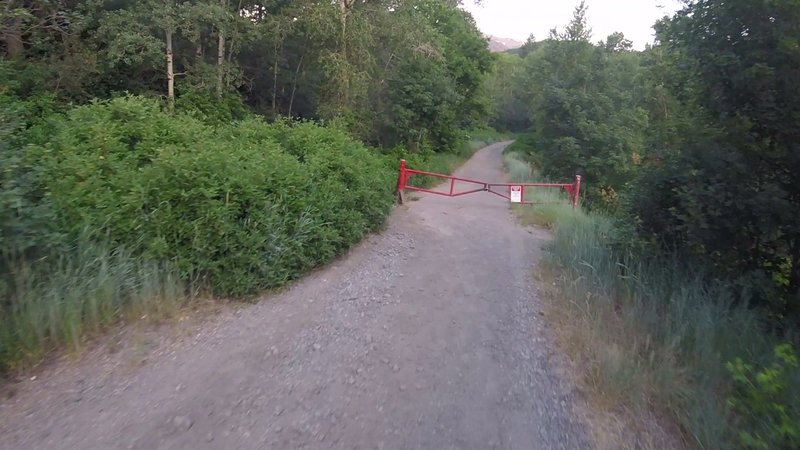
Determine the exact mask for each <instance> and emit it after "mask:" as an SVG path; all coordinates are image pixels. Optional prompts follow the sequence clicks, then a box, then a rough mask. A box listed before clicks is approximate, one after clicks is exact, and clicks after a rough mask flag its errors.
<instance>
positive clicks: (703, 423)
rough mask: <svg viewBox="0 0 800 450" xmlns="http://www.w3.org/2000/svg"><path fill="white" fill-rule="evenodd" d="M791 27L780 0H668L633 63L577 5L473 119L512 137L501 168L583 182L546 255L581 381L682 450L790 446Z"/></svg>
mask: <svg viewBox="0 0 800 450" xmlns="http://www.w3.org/2000/svg"><path fill="white" fill-rule="evenodd" d="M799 23H800V4H799V3H798V2H796V1H790V0H777V1H773V0H730V1H718V0H686V1H684V2H683V7H682V9H680V10H679V11H678V12H677V13H676V14H674V15H673V16H672V17H665V18H663V19H662V20H660V21H659V22H658V23H657V24H655V27H654V28H655V31H656V37H657V39H656V42H655V44H654V45H652V46H648V47H647V48H646V49H645V50H644V51H635V50H633V49H632V48H631V43H630V42H629V41H627V40H626V39H625V38H624V36H622V35H621V34H619V33H614V34H612V35H610V36H608V37H607V38H606V39H605V40H602V41H592V37H591V33H590V29H589V26H588V23H587V21H586V6H585V4H584V3H581V4H580V5H579V6H578V7H577V8H576V9H575V14H574V17H573V20H572V21H571V22H570V23H569V24H568V25H567V26H566V27H565V28H564V29H563V30H557V29H556V30H553V32H552V33H551V35H550V36H549V38H548V39H546V40H543V41H539V42H537V41H535V40H533V39H530V40H529V41H528V42H527V43H526V44H525V46H524V47H523V48H522V49H520V50H518V51H515V52H510V53H509V54H506V55H502V57H501V59H500V60H499V63H498V64H499V67H503V70H496V71H494V72H492V74H491V76H492V77H491V78H490V79H489V80H488V82H487V92H489V94H490V95H491V100H492V101H491V103H492V109H491V110H492V112H493V117H492V119H491V123H492V124H493V125H495V126H496V127H498V128H506V129H513V130H516V131H523V130H525V131H527V132H528V133H527V134H526V135H525V136H524V137H523V138H521V139H518V141H517V143H516V144H515V145H514V148H513V153H510V155H519V154H520V153H526V154H527V155H528V158H529V159H530V161H531V162H532V163H533V164H534V166H535V169H536V172H537V173H536V176H538V177H541V176H544V177H547V178H552V179H558V180H564V179H569V178H570V177H571V176H572V175H573V174H575V173H579V174H582V175H583V176H584V180H586V190H585V195H586V199H585V200H586V201H585V202H584V204H585V205H587V206H588V209H590V210H591V213H590V214H589V215H583V214H580V213H579V214H577V215H576V216H571V215H568V216H566V217H565V218H562V219H563V220H555V222H558V225H557V226H556V240H555V242H554V244H553V246H552V249H551V250H552V252H551V258H552V262H554V263H555V265H556V266H557V267H558V268H559V270H560V272H559V275H558V276H557V281H558V282H560V286H561V287H560V288H559V289H560V291H561V294H562V295H565V296H566V298H567V301H566V302H564V303H563V305H562V306H564V308H565V309H574V311H572V312H571V313H570V314H572V315H571V317H570V320H575V319H577V320H579V321H582V322H581V324H580V325H578V326H577V327H576V328H579V329H576V330H575V331H574V336H570V339H573V341H579V342H581V344H579V345H585V346H586V347H588V350H587V351H586V354H585V355H582V357H585V358H586V361H587V364H588V366H589V369H588V371H587V372H588V375H587V377H594V378H592V379H591V380H589V382H590V384H591V385H593V386H602V389H604V390H605V392H606V393H607V392H609V391H614V390H615V389H618V388H619V387H620V386H625V389H628V390H630V391H632V392H636V394H635V395H631V394H630V393H626V392H623V391H616V392H617V393H616V394H615V398H617V399H619V401H620V402H622V403H623V404H626V405H628V406H630V407H631V408H633V409H636V408H638V407H640V406H637V405H641V404H649V403H651V402H652V404H654V405H657V406H658V407H659V408H661V409H662V411H663V412H665V413H666V414H668V415H671V416H672V417H673V418H675V419H676V421H677V422H678V423H679V424H680V425H681V427H682V429H683V431H684V432H685V434H686V436H687V439H688V440H689V441H691V442H695V443H696V444H697V445H698V446H699V447H700V448H776V449H777V448H780V449H789V448H796V447H797V442H798V430H797V427H796V423H797V420H798V417H800V397H798V396H797V392H798V389H800V369H798V366H797V361H796V356H795V354H794V352H793V351H792V350H791V349H792V348H793V345H792V344H794V348H796V344H797V343H798V339H797V330H798V326H800V213H798V211H800V184H798V179H797V177H796V175H795V173H794V172H796V171H797V169H798V168H800V144H798V142H800V135H799V134H798V132H799V131H798V130H800V128H799V127H798V119H800V94H798V90H797V86H796V84H797V82H798V80H800V51H798V49H800V46H799V45H798V43H800V27H798V24H799ZM520 115H523V117H520ZM509 167H510V169H513V170H515V171H516V172H518V173H524V171H525V169H526V167H525V166H524V165H522V164H519V163H514V164H511V165H510V166H509ZM545 212H546V210H544V209H542V210H539V211H538V212H537V213H536V214H538V217H537V218H541V216H543V215H544V213H545ZM530 214H533V213H530ZM536 214H534V216H535V215H536ZM556 284H557V285H558V284H559V283H556ZM576 299H577V300H576ZM583 299H586V300H585V304H584V301H583ZM575 305H577V307H575ZM637 336H638V338H637ZM787 341H788V343H787ZM642 342H647V344H646V345H645V347H648V348H647V349H646V350H643V348H642V346H641V343H642ZM773 349H774V352H775V357H773V358H770V355H771V353H772V351H773ZM659 354H660V355H663V356H659ZM631 386H636V388H635V389H631ZM726 400H727V402H726Z"/></svg>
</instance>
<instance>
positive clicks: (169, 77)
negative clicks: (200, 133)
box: [164, 30, 175, 111]
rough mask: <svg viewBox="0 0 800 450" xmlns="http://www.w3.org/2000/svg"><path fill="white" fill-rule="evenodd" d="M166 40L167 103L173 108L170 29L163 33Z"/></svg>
mask: <svg viewBox="0 0 800 450" xmlns="http://www.w3.org/2000/svg"><path fill="white" fill-rule="evenodd" d="M164 34H165V35H166V36H165V38H166V41H167V104H168V105H169V110H170V111H173V110H175V70H174V68H173V64H172V30H166V31H165V33H164Z"/></svg>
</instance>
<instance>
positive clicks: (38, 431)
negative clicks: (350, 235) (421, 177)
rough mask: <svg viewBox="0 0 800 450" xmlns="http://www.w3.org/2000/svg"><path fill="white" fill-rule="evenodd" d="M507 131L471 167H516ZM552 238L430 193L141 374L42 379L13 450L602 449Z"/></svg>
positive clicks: (493, 207)
mask: <svg viewBox="0 0 800 450" xmlns="http://www.w3.org/2000/svg"><path fill="white" fill-rule="evenodd" d="M507 144H508V143H501V144H495V145H492V146H489V147H486V148H484V149H482V150H481V151H479V152H478V153H476V154H475V156H474V157H473V158H472V159H471V160H470V161H468V162H467V164H465V165H464V166H463V167H462V168H461V169H460V170H459V172H458V173H459V175H461V176H465V177H470V178H475V179H485V180H488V181H491V180H501V179H503V174H502V169H501V159H502V158H501V155H502V150H503V148H504V147H505V146H506V145H507ZM464 188H466V187H464ZM546 239H547V235H546V234H545V233H543V232H541V231H538V230H534V229H527V228H523V227H521V226H520V225H518V224H517V223H516V222H515V220H514V218H513V216H512V214H511V212H510V211H509V208H508V204H507V203H506V202H504V201H503V200H502V199H500V198H499V197H496V196H493V195H491V194H488V193H478V194H475V195H469V196H465V197H459V198H443V197H436V196H430V195H423V196H421V198H420V199H419V200H418V201H411V202H408V203H407V204H406V205H405V206H402V207H399V208H397V210H396V211H395V212H394V213H393V214H392V217H391V218H390V220H389V225H388V227H387V229H386V230H385V231H383V232H382V233H380V234H378V235H373V236H371V237H369V238H368V239H366V240H365V242H363V243H362V244H360V245H359V246H357V247H356V248H355V249H354V250H353V251H352V252H351V253H350V254H349V255H348V256H347V257H346V258H342V259H341V260H339V261H337V262H335V263H333V264H332V265H331V266H330V267H327V268H325V269H323V270H319V271H317V272H314V273H312V274H311V275H309V276H307V277H305V278H304V279H303V280H302V281H300V282H298V283H297V284H296V285H294V286H293V287H292V288H290V289H288V290H287V291H285V292H283V293H280V294H277V295H274V296H270V297H268V298H265V299H264V300H263V301H262V302H260V303H259V304H257V305H254V306H252V307H248V308H244V309H243V311H242V312H241V314H238V315H235V316H230V317H226V318H221V319H220V320H219V321H218V323H217V324H216V325H215V326H212V327H208V329H205V330H203V331H201V332H200V333H198V334H197V335H196V336H194V337H193V338H192V339H190V340H187V341H188V342H186V343H184V344H182V345H180V346H177V347H176V348H174V349H172V350H171V351H170V352H167V353H166V354H163V355H160V356H159V357H157V358H154V361H152V362H151V363H150V364H148V365H146V366H145V367H142V368H140V369H138V370H136V371H135V372H134V373H117V372H114V371H112V372H110V373H107V374H103V375H102V376H100V374H96V373H86V372H89V371H90V368H82V369H79V371H78V373H77V374H76V373H70V374H69V375H63V376H62V377H61V379H59V375H54V376H53V378H52V379H49V380H46V381H45V380H39V381H37V382H38V383H41V386H42V387H41V388H34V387H31V386H27V387H26V388H24V389H22V391H23V394H21V395H19V396H18V398H15V399H14V400H13V401H11V402H7V404H5V405H3V406H2V408H0V448H8V449H12V448H13V449H28V448H30V449H39V448H41V449H59V448H64V449H67V448H69V449H72V448H80V449H116V448H121V449H127V448H133V449H186V448H191V449H194V450H201V449H218V448H219V449H222V448H225V449H262V448H270V449H272V448H274V449H289V448H314V449H316V448H341V449H360V448H386V449H401V448H402V449H405V448H409V449H412V448H413V449H416V448H430V449H449V448H452V449H495V448H497V449H578V448H589V447H590V445H589V443H588V440H587V437H586V433H585V431H584V428H585V425H584V422H583V421H582V419H581V418H580V417H581V414H579V412H578V408H576V407H575V406H574V403H575V401H574V400H575V399H574V397H575V394H574V391H573V388H572V386H571V385H570V384H569V383H568V382H567V381H565V380H564V379H562V378H561V377H559V375H558V370H557V367H558V366H559V364H557V361H559V360H560V358H559V357H558V355H556V356H555V358H554V357H553V355H554V354H555V353H556V352H555V350H554V348H555V347H554V346H553V344H552V343H550V341H549V339H548V338H547V333H546V330H545V324H544V322H543V319H542V318H541V316H540V315H539V314H538V312H539V310H540V308H539V304H538V303H539V300H538V299H537V297H536V288H535V286H534V285H533V281H532V279H531V277H530V273H531V268H532V266H533V265H534V264H535V263H536V261H537V260H538V258H539V257H540V253H541V246H542V244H543V242H544V241H545V240H546ZM553 361H556V362H553ZM81 370H83V372H81ZM30 383H34V382H30ZM30 383H29V384H30ZM75 383H79V384H80V392H81V395H80V397H79V400H75V396H74V392H75V391H76V389H78V387H76V386H74V384H75Z"/></svg>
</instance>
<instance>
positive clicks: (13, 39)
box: [3, 18, 25, 59]
mask: <svg viewBox="0 0 800 450" xmlns="http://www.w3.org/2000/svg"><path fill="white" fill-rule="evenodd" d="M21 25H22V19H19V18H16V19H13V20H10V21H9V22H8V23H7V25H5V26H3V41H4V42H5V43H6V54H7V55H8V57H9V58H11V59H13V58H16V57H18V56H20V55H22V52H24V51H25V44H23V43H22V36H20V31H19V28H20V26H21Z"/></svg>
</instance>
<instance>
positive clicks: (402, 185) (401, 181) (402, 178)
mask: <svg viewBox="0 0 800 450" xmlns="http://www.w3.org/2000/svg"><path fill="white" fill-rule="evenodd" d="M406 181H407V177H406V160H405V159H401V160H400V173H399V174H398V176H397V200H398V201H399V203H400V204H401V205H402V204H403V201H404V200H405V199H404V198H403V197H404V195H403V191H405V190H406Z"/></svg>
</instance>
